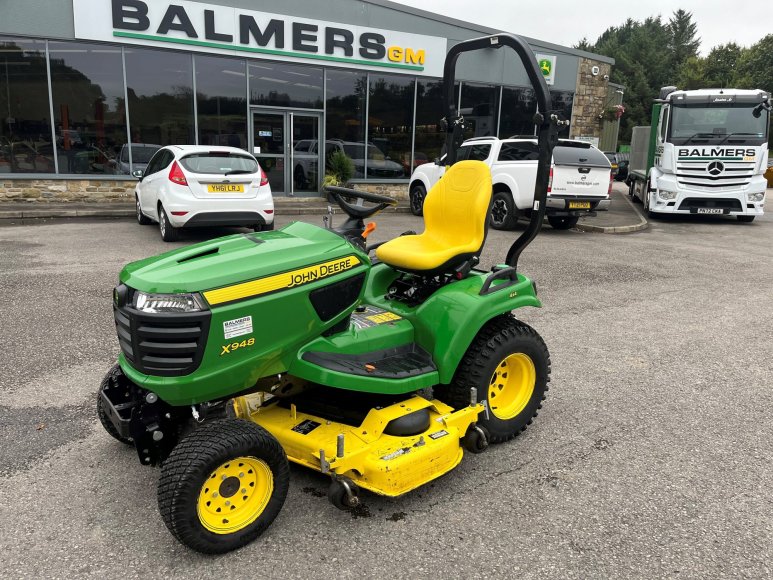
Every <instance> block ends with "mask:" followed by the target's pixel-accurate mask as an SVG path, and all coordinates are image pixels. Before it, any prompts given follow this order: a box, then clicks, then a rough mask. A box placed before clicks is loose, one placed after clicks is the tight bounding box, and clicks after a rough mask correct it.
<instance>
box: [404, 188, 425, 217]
mask: <svg viewBox="0 0 773 580" xmlns="http://www.w3.org/2000/svg"><path fill="white" fill-rule="evenodd" d="M408 197H409V198H410V201H411V213H412V214H413V215H418V216H420V215H424V200H425V199H426V197H427V190H426V189H425V188H424V186H423V185H421V184H420V183H417V184H416V185H414V186H413V187H412V188H411V191H410V193H409V194H408Z"/></svg>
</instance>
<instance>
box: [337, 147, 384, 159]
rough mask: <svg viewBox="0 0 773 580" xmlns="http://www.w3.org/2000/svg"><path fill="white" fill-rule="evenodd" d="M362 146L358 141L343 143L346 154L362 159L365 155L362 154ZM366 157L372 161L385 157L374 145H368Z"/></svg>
mask: <svg viewBox="0 0 773 580" xmlns="http://www.w3.org/2000/svg"><path fill="white" fill-rule="evenodd" d="M364 147H365V146H364V145H361V144H359V143H352V144H345V145H344V153H346V155H347V156H348V157H351V158H352V159H363V158H364V157H365V156H364V155H363V151H364ZM368 159H372V160H374V161H383V160H384V159H385V157H384V154H383V153H382V151H381V149H379V148H378V147H376V146H375V145H368Z"/></svg>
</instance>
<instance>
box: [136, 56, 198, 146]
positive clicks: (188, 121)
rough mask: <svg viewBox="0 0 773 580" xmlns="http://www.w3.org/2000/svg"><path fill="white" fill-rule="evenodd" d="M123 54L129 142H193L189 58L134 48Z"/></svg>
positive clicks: (157, 143) (191, 86) (179, 143)
mask: <svg viewBox="0 0 773 580" xmlns="http://www.w3.org/2000/svg"><path fill="white" fill-rule="evenodd" d="M124 54H125V59H126V85H127V92H128V96H129V121H130V124H131V127H130V128H131V140H132V143H141V144H153V145H190V144H193V143H195V135H194V132H193V127H194V124H193V62H192V57H191V55H190V54H183V53H179V52H170V51H165V50H151V49H145V48H134V47H131V48H129V47H127V48H126V49H125V51H124Z"/></svg>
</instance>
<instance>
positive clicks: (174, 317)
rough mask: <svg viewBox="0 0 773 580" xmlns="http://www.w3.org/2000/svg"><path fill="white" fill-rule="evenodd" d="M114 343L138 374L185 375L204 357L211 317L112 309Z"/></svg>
mask: <svg viewBox="0 0 773 580" xmlns="http://www.w3.org/2000/svg"><path fill="white" fill-rule="evenodd" d="M113 314H114V316H115V328H116V331H117V333H118V343H119V344H120V346H121V351H122V352H123V354H124V356H125V357H126V359H127V360H128V361H129V363H131V365H132V366H133V367H134V368H136V369H137V370H138V371H140V372H142V373H146V374H149V375H158V376H173V375H187V374H190V373H192V372H193V371H195V370H196V369H197V368H198V366H199V364H201V358H202V356H203V355H204V347H205V346H206V341H207V333H208V332H209V321H210V318H211V313H210V312H209V311H206V312H185V313H167V312H163V313H158V314H148V313H145V312H139V311H137V310H134V309H133V308H130V307H128V306H121V307H116V306H113Z"/></svg>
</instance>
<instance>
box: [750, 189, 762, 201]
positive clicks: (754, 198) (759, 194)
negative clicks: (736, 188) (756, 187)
mask: <svg viewBox="0 0 773 580" xmlns="http://www.w3.org/2000/svg"><path fill="white" fill-rule="evenodd" d="M748 197H749V201H754V202H757V201H763V200H764V199H765V192H764V191H758V192H757V193H750V194H749V196H748Z"/></svg>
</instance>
